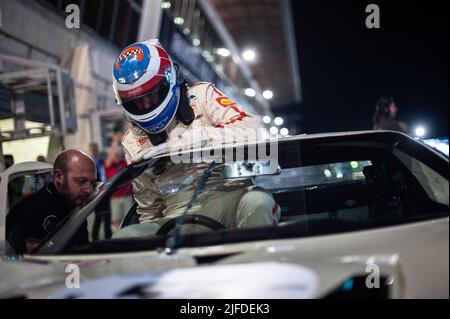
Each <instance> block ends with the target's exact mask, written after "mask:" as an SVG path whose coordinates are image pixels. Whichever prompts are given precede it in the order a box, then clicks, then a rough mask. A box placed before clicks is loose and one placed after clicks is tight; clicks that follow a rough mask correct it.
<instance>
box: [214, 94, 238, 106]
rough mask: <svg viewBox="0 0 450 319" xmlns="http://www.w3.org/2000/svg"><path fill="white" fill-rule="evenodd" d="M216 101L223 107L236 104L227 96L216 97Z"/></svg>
mask: <svg viewBox="0 0 450 319" xmlns="http://www.w3.org/2000/svg"><path fill="white" fill-rule="evenodd" d="M216 101H217V103H219V104H220V105H222V106H223V107H227V106H230V105H233V104H236V102H234V101H233V100H231V99H230V98H227V97H226V96H221V97H218V98H216Z"/></svg>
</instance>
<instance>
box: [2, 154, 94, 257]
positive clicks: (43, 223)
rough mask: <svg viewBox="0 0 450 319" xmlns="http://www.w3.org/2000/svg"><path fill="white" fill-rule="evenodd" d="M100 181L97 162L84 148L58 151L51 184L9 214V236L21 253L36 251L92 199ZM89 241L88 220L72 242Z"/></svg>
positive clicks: (9, 239) (11, 243)
mask: <svg viewBox="0 0 450 319" xmlns="http://www.w3.org/2000/svg"><path fill="white" fill-rule="evenodd" d="M96 183H97V180H96V171H95V163H94V160H93V159H92V157H90V156H89V155H88V154H86V153H85V152H83V151H81V150H76V149H68V150H65V151H63V152H61V153H59V154H58V156H57V157H56V160H55V163H54V166H53V179H52V183H50V185H48V186H46V187H43V188H41V189H40V190H39V191H38V192H36V193H34V194H31V195H30V196H28V197H27V198H25V199H23V200H22V201H20V202H19V203H18V204H17V205H16V206H15V207H14V208H13V209H12V210H11V211H10V212H9V213H8V215H7V217H6V238H7V240H8V243H9V244H10V246H11V247H12V248H13V249H14V251H15V252H16V253H17V254H23V253H27V252H28V253H30V252H32V251H33V250H34V249H35V248H36V246H37V245H39V243H40V242H41V240H42V239H43V238H44V237H45V236H47V234H49V233H50V232H52V231H53V230H54V228H55V227H56V225H57V224H58V223H59V222H60V221H62V220H63V219H64V218H65V217H66V216H68V215H69V214H70V213H71V212H72V211H74V210H75V209H79V208H81V207H83V206H84V205H85V204H87V203H88V202H89V200H90V199H91V198H92V195H93V193H94V188H95V185H96ZM88 241H89V237H88V231H87V222H86V221H85V222H84V223H83V225H82V226H81V227H80V229H79V230H78V232H77V233H76V235H75V236H74V238H73V239H72V242H71V243H70V245H78V244H83V243H87V242H88Z"/></svg>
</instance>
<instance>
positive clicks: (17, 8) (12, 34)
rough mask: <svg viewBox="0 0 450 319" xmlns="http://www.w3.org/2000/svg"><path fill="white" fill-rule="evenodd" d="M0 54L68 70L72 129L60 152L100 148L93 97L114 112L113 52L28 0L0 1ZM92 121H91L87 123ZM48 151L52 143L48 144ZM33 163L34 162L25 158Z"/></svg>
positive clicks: (118, 111)
mask: <svg viewBox="0 0 450 319" xmlns="http://www.w3.org/2000/svg"><path fill="white" fill-rule="evenodd" d="M0 11H1V20H0V21H1V25H0V52H1V53H4V54H9V55H13V56H17V57H22V58H26V59H31V60H37V61H45V62H50V63H54V64H57V65H60V66H62V67H64V68H66V69H68V70H70V73H71V76H72V78H73V80H74V84H75V87H74V92H75V98H76V106H75V107H76V110H77V124H78V130H77V132H76V133H75V134H68V135H66V136H64V137H63V139H62V141H63V145H61V148H63V147H65V148H69V147H79V148H83V149H86V150H87V149H88V145H89V143H90V142H91V141H96V142H98V143H99V144H100V146H102V143H101V134H100V133H101V132H99V131H98V130H94V129H93V128H92V127H94V128H98V127H100V120H101V117H100V116H95V115H93V114H94V113H95V112H96V111H97V110H96V109H97V97H98V95H99V94H101V95H109V102H108V103H106V105H104V108H105V109H110V110H111V111H112V112H113V113H114V112H117V113H118V114H119V113H120V109H118V108H117V107H116V105H115V104H114V97H113V92H112V89H111V87H110V83H111V65H112V64H113V60H114V57H115V55H116V54H117V53H118V49H117V48H115V47H113V46H111V45H110V44H109V43H107V42H106V41H104V40H103V39H101V38H100V37H99V36H97V35H96V34H94V33H92V34H91V32H89V30H83V27H82V28H81V29H68V28H66V25H65V18H64V17H62V16H60V15H59V14H58V13H56V12H54V11H53V10H51V9H49V8H47V7H45V6H44V5H42V4H41V3H39V2H37V1H32V0H14V1H11V0H0ZM91 119H93V120H91ZM51 144H52V145H53V147H54V144H55V143H52V142H51ZM30 160H34V158H32V159H30Z"/></svg>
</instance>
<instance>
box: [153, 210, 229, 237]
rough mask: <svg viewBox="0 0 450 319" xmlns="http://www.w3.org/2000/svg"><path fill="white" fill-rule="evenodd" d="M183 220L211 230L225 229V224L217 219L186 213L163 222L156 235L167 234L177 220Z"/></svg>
mask: <svg viewBox="0 0 450 319" xmlns="http://www.w3.org/2000/svg"><path fill="white" fill-rule="evenodd" d="M180 220H183V225H185V224H196V225H202V226H206V227H208V228H210V229H212V230H220V229H225V226H224V225H222V224H221V223H219V222H218V221H216V220H214V219H212V218H210V217H206V216H203V215H198V214H187V215H184V216H179V217H176V218H172V219H170V220H168V221H167V222H165V223H164V224H163V225H162V226H161V227H160V228H159V229H158V231H157V232H156V235H167V234H168V233H169V232H170V231H171V230H172V229H174V228H175V226H176V225H177V223H178V221H180Z"/></svg>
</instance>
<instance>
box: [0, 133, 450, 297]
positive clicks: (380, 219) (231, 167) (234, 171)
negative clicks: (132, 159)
mask: <svg viewBox="0 0 450 319" xmlns="http://www.w3.org/2000/svg"><path fill="white" fill-rule="evenodd" d="M266 146H267V144H264V143H259V144H258V147H266ZM237 147H238V146H228V150H231V149H234V148H237ZM244 149H246V147H244ZM195 152H197V151H191V154H195ZM272 155H276V159H277V164H278V168H277V169H276V170H275V171H273V170H272V171H268V170H267V171H266V170H265V169H264V167H265V165H266V164H265V163H266V162H265V161H264V160H262V159H261V158H259V159H256V160H253V161H250V160H248V159H244V160H243V161H241V160H239V161H237V160H235V161H229V162H226V163H225V168H226V169H223V171H222V176H223V179H224V182H226V181H228V180H231V179H236V178H251V179H252V181H253V182H254V184H255V185H256V186H259V187H263V188H264V189H266V190H267V191H270V192H271V193H272V194H273V196H274V198H275V200H276V202H277V203H278V204H279V205H280V207H281V222H280V223H279V224H278V225H273V226H266V227H258V228H245V229H224V228H223V227H221V225H217V223H216V222H214V221H211V220H208V218H202V217H199V216H196V215H192V214H189V213H188V214H186V215H183V216H182V217H180V218H177V219H175V220H173V221H172V222H169V223H168V224H165V225H163V227H161V229H160V231H159V232H158V234H157V235H152V236H144V237H138V238H118V239H108V240H99V241H92V242H90V243H88V244H85V245H83V246H77V247H70V246H69V243H70V241H71V238H72V236H74V234H75V233H76V232H77V230H78V229H79V227H81V225H82V224H83V223H84V221H85V220H86V219H87V218H88V217H89V215H91V214H92V213H93V212H94V211H95V208H96V207H97V206H98V204H99V203H100V202H101V200H102V199H104V198H105V197H108V196H109V194H111V192H112V190H113V188H115V187H116V186H117V185H122V184H124V183H127V182H131V181H132V180H133V178H135V177H136V176H139V175H140V174H143V173H145V172H146V171H147V170H149V169H152V168H153V167H154V166H155V165H157V163H159V161H161V160H164V159H167V155H166V156H163V155H160V156H157V157H152V158H149V159H143V160H142V161H141V162H139V163H136V164H133V165H130V166H129V167H128V168H127V169H125V170H124V171H122V172H121V173H120V174H119V175H118V176H117V177H116V178H115V179H113V181H112V182H111V183H108V184H107V185H106V186H105V188H104V189H103V190H102V191H101V192H100V193H99V194H98V195H97V197H96V198H95V199H94V200H93V201H92V202H90V203H89V204H87V205H86V206H85V207H84V208H83V209H81V210H79V211H77V212H74V213H73V214H71V215H70V217H68V218H66V219H65V220H63V221H61V222H60V224H58V226H57V227H56V228H55V229H54V231H53V232H52V233H51V234H50V235H49V236H48V237H46V239H45V240H44V241H43V242H42V243H41V244H40V246H39V247H38V248H37V249H36V250H35V251H34V252H33V253H31V254H27V255H24V256H17V255H16V254H15V252H14V251H12V250H11V248H10V247H9V246H8V243H7V242H6V240H5V219H6V214H7V213H8V210H9V207H8V205H9V204H8V200H7V198H8V196H7V190H8V183H11V182H12V181H14V179H16V178H19V177H20V178H25V180H26V179H27V178H28V177H29V176H32V175H34V174H39V173H43V172H45V171H47V172H48V171H49V170H51V166H50V165H49V164H45V163H38V162H36V163H34V162H33V163H31V162H30V163H21V164H17V165H15V166H13V167H11V168H10V169H8V170H7V171H5V172H4V173H3V174H1V175H0V178H1V185H0V190H1V192H0V194H1V199H0V204H1V207H0V235H1V237H0V250H1V251H2V255H3V260H2V261H1V262H0V278H1V279H0V280H1V285H0V297H3V298H16V297H25V298H182V299H186V298H448V297H449V296H448V292H449V277H448V276H449V225H448V222H449V210H448V207H449V183H448V173H449V161H448V158H447V157H446V156H444V155H443V154H441V153H439V152H436V151H435V150H433V149H432V148H431V147H429V146H427V145H425V144H424V143H422V142H420V141H418V140H415V139H413V138H410V137H409V136H407V135H405V134H402V133H397V132H390V131H367V132H345V133H332V134H318V135H302V136H295V137H287V138H283V139H280V140H278V145H277V152H276V154H272ZM201 182H202V181H200V182H199V181H196V182H195V183H201ZM203 182H204V181H203ZM199 188H200V189H201V187H199ZM178 191H181V192H182V188H180V189H179V190H178ZM137 217H138V215H137V213H136V205H133V206H132V207H131V208H130V210H129V211H128V212H127V214H126V216H125V218H124V220H123V222H122V226H121V227H127V226H129V225H131V224H134V223H138V222H139V221H138V218H137ZM188 223H194V224H201V225H203V226H206V227H209V228H211V230H207V231H204V232H201V233H182V232H180V231H179V227H183V225H184V224H188ZM174 229H175V230H174ZM174 243H175V244H174Z"/></svg>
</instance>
